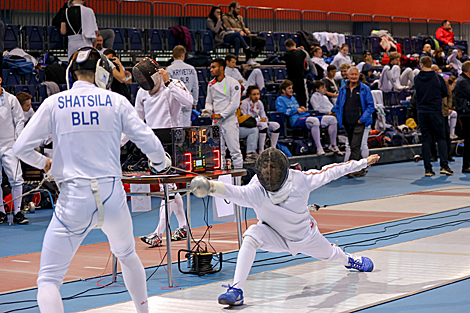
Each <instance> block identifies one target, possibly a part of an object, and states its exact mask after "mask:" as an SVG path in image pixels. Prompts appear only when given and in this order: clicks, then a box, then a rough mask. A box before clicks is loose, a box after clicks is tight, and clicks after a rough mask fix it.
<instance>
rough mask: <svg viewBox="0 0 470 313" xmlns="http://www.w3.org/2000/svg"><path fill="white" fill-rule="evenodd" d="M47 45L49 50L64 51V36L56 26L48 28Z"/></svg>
mask: <svg viewBox="0 0 470 313" xmlns="http://www.w3.org/2000/svg"><path fill="white" fill-rule="evenodd" d="M46 43H47V47H48V49H49V50H64V49H65V47H64V36H63V35H62V34H61V33H60V29H59V28H57V27H56V26H46Z"/></svg>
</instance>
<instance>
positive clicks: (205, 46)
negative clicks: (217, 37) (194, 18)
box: [200, 30, 214, 52]
mask: <svg viewBox="0 0 470 313" xmlns="http://www.w3.org/2000/svg"><path fill="white" fill-rule="evenodd" d="M200 36H201V42H202V51H206V52H208V51H214V33H213V32H212V31H211V30H200Z"/></svg>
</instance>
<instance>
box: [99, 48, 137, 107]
mask: <svg viewBox="0 0 470 313" xmlns="http://www.w3.org/2000/svg"><path fill="white" fill-rule="evenodd" d="M103 54H104V55H105V56H106V57H107V58H108V60H109V61H111V67H112V68H113V82H112V83H111V90H112V91H114V92H117V93H118V94H120V95H123V96H124V97H126V98H127V99H128V100H129V101H130V100H131V92H130V91H129V88H127V85H126V83H127V78H126V72H127V75H131V73H130V72H129V71H126V70H125V69H124V67H123V66H122V63H121V61H119V59H118V58H117V56H116V52H115V51H114V50H113V49H106V50H105V51H104V53H103Z"/></svg>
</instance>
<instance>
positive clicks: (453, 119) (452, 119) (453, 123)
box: [449, 114, 457, 136]
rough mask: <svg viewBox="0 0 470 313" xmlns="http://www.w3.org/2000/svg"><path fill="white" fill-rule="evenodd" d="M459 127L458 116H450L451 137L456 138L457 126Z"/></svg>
mask: <svg viewBox="0 0 470 313" xmlns="http://www.w3.org/2000/svg"><path fill="white" fill-rule="evenodd" d="M456 125H457V115H455V116H452V114H451V115H449V128H450V135H451V136H455V126H456Z"/></svg>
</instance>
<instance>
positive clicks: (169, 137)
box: [154, 125, 222, 172]
mask: <svg viewBox="0 0 470 313" xmlns="http://www.w3.org/2000/svg"><path fill="white" fill-rule="evenodd" d="M154 132H155V134H156V135H157V137H158V138H159V139H160V141H161V142H162V144H163V146H164V148H165V151H166V152H168V153H169V154H170V155H171V156H172V164H173V166H175V167H177V168H180V169H183V170H186V171H190V172H206V171H214V170H219V169H220V167H221V164H222V163H221V162H222V160H221V159H220V133H219V126H215V125H211V126H195V127H177V128H171V129H170V128H167V129H155V130H154Z"/></svg>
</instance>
